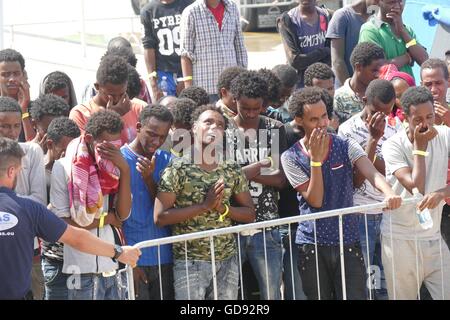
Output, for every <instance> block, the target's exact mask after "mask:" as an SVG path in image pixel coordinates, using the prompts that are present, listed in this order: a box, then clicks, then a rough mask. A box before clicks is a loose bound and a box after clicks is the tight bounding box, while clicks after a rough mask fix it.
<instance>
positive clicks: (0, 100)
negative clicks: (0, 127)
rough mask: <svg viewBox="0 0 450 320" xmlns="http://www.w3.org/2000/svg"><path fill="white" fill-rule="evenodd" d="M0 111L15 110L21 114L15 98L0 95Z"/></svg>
mask: <svg viewBox="0 0 450 320" xmlns="http://www.w3.org/2000/svg"><path fill="white" fill-rule="evenodd" d="M0 112H17V113H20V114H22V109H21V108H20V105H19V103H18V102H17V101H16V100H15V99H13V98H10V97H0Z"/></svg>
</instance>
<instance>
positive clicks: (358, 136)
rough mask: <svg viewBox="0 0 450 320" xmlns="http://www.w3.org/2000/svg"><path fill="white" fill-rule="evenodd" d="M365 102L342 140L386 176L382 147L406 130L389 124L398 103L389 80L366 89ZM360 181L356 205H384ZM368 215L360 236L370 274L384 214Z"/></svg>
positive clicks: (363, 219) (345, 125)
mask: <svg viewBox="0 0 450 320" xmlns="http://www.w3.org/2000/svg"><path fill="white" fill-rule="evenodd" d="M363 101H364V104H365V106H364V109H363V110H362V111H361V112H359V113H357V114H355V115H354V116H352V117H351V118H350V119H348V120H347V121H345V122H344V123H343V124H341V126H340V127H339V136H340V137H342V138H351V139H353V140H355V141H356V142H357V143H358V144H359V145H360V146H361V147H362V148H363V149H364V151H365V152H366V154H367V157H368V158H369V159H371V160H372V159H373V160H372V163H373V165H374V166H375V168H376V169H377V170H378V171H379V172H380V173H381V174H382V175H384V174H385V164H384V159H383V155H382V153H381V146H382V145H383V143H384V142H386V141H387V140H388V139H389V138H390V137H392V136H393V135H394V134H396V133H397V132H398V131H401V130H404V129H403V126H402V123H401V121H400V120H399V119H398V118H395V121H394V122H392V123H391V122H387V121H386V119H387V116H388V115H389V114H390V113H391V111H392V106H393V105H394V103H395V90H394V86H393V85H392V84H391V82H389V81H387V80H382V79H375V80H373V81H372V82H371V83H370V84H369V85H368V86H367V90H366V94H365V96H364V97H363ZM358 173H359V172H358ZM357 180H358V181H354V183H355V184H356V185H355V192H354V194H353V202H354V204H355V205H365V204H370V203H377V202H380V201H383V199H384V196H383V194H382V193H381V192H380V191H378V190H376V189H375V188H374V187H372V185H371V184H370V183H369V182H368V181H367V180H366V179H365V178H364V177H361V175H360V174H358V177H357ZM369 213H370V214H366V215H362V216H361V217H360V223H359V232H360V241H361V246H362V250H363V254H364V258H365V260H366V267H367V268H369V270H368V272H369V274H370V270H371V268H372V265H373V264H374V256H375V255H376V253H375V247H376V244H377V243H378V242H379V241H380V224H381V219H382V217H383V216H382V212H381V210H375V211H374V212H369ZM366 237H367V240H368V241H366ZM366 252H367V253H368V254H366ZM377 252H378V250H377ZM379 255H381V252H380V253H379ZM380 267H381V266H380Z"/></svg>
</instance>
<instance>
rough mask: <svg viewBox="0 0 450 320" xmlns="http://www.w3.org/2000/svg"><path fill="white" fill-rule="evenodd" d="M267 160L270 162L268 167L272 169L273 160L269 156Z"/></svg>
mask: <svg viewBox="0 0 450 320" xmlns="http://www.w3.org/2000/svg"><path fill="white" fill-rule="evenodd" d="M267 159H269V160H270V167H271V168H273V159H272V157H271V156H268V157H267Z"/></svg>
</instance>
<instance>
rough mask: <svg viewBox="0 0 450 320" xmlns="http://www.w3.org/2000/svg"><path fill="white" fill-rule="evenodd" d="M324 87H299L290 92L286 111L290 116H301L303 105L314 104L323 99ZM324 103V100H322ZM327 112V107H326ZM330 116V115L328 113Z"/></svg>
mask: <svg viewBox="0 0 450 320" xmlns="http://www.w3.org/2000/svg"><path fill="white" fill-rule="evenodd" d="M323 91H324V89H322V88H316V87H307V88H303V89H300V90H298V91H296V92H294V94H292V96H291V99H290V100H289V105H288V111H289V114H290V115H291V117H292V118H295V117H300V118H303V112H304V110H305V105H307V104H314V103H317V102H319V101H323V96H324V92H323ZM323 102H324V103H325V101H323ZM327 113H328V109H327ZM328 116H330V115H328Z"/></svg>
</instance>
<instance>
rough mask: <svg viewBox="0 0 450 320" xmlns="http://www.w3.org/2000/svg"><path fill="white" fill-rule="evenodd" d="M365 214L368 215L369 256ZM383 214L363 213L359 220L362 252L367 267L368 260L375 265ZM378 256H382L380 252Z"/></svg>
mask: <svg viewBox="0 0 450 320" xmlns="http://www.w3.org/2000/svg"><path fill="white" fill-rule="evenodd" d="M365 216H367V233H368V237H367V238H368V240H369V241H368V243H369V257H367V241H366V221H365ZM382 218H383V214H381V213H380V214H368V215H364V214H362V215H361V216H360V220H359V238H360V243H361V250H362V254H363V255H364V261H365V263H366V268H367V265H368V262H370V265H374V264H375V263H374V256H375V247H376V244H377V242H379V241H380V235H381V231H380V225H381V219H382ZM378 256H381V255H380V254H379V255H378ZM368 259H369V260H368Z"/></svg>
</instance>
